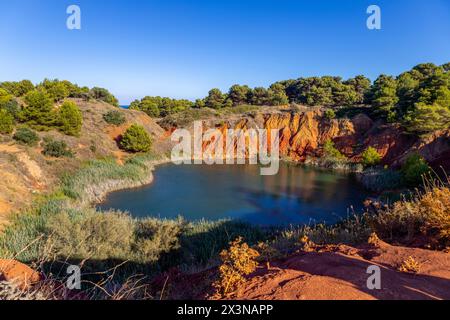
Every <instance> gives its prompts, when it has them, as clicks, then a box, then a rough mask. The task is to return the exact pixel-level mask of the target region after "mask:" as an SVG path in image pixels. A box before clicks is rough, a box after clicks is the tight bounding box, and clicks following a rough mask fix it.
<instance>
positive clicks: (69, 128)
mask: <svg viewBox="0 0 450 320" xmlns="http://www.w3.org/2000/svg"><path fill="white" fill-rule="evenodd" d="M58 124H59V129H60V130H61V132H63V133H65V134H67V135H69V136H76V137H77V136H79V135H80V132H81V126H82V125H83V115H82V114H81V111H80V109H79V108H78V106H77V105H76V104H75V103H74V102H72V101H66V102H64V103H63V105H62V106H61V108H59V110H58Z"/></svg>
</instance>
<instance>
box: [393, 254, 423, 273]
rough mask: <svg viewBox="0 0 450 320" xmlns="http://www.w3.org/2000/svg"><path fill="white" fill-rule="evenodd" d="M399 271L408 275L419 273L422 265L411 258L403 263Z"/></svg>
mask: <svg viewBox="0 0 450 320" xmlns="http://www.w3.org/2000/svg"><path fill="white" fill-rule="evenodd" d="M398 271H400V272H406V273H419V272H420V263H419V262H417V261H416V260H415V259H414V258H413V257H411V256H409V257H408V259H406V260H405V261H403V263H402V264H401V265H400V266H399V267H398Z"/></svg>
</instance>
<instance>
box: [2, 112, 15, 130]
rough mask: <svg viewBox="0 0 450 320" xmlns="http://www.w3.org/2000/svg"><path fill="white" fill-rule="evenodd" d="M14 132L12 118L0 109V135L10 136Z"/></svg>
mask: <svg viewBox="0 0 450 320" xmlns="http://www.w3.org/2000/svg"><path fill="white" fill-rule="evenodd" d="M13 130H14V117H13V116H12V114H10V113H9V112H8V111H6V110H5V109H0V133H2V134H10V133H11V132H13Z"/></svg>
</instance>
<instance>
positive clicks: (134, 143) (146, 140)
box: [119, 124, 152, 152]
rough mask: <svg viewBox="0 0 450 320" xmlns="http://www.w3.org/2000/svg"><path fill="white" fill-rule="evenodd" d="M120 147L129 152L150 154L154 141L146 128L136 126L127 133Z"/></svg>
mask: <svg viewBox="0 0 450 320" xmlns="http://www.w3.org/2000/svg"><path fill="white" fill-rule="evenodd" d="M119 145H120V147H121V148H122V149H123V150H126V151H129V152H148V151H150V148H151V147H152V140H151V138H150V136H149V135H148V133H147V131H145V129H144V127H142V126H139V125H136V124H134V125H132V126H131V127H130V128H128V129H127V131H125V133H124V134H123V136H122V139H121V140H120V142H119Z"/></svg>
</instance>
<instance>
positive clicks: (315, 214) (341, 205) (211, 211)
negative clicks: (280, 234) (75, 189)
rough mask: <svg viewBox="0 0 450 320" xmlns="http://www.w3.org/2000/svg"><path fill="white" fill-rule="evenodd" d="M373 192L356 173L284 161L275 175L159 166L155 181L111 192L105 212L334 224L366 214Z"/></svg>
mask: <svg viewBox="0 0 450 320" xmlns="http://www.w3.org/2000/svg"><path fill="white" fill-rule="evenodd" d="M368 196H370V194H369V193H368V192H366V191H364V189H363V188H362V186H361V185H359V184H358V182H357V181H356V178H355V177H354V176H352V175H347V174H341V173H336V172H330V171H324V170H319V169H314V168H308V167H303V166H297V165H292V164H288V163H281V164H280V170H279V172H278V174H277V175H275V176H261V175H260V170H259V167H258V166H252V165H212V166H208V165H180V166H177V165H173V164H165V165H161V166H158V167H157V169H156V170H155V172H154V180H153V183H152V184H150V185H147V186H144V187H141V188H135V189H129V190H122V191H117V192H113V193H110V194H109V195H108V197H107V198H106V200H105V201H104V202H103V203H102V204H100V205H99V208H100V209H119V210H123V211H128V212H130V213H131V215H132V216H134V217H140V218H142V217H161V218H169V219H170V218H177V217H178V216H183V217H184V218H185V219H186V220H189V221H195V220H200V219H206V220H219V219H235V220H241V221H245V222H249V223H252V224H256V225H264V226H276V225H288V224H312V223H316V222H318V223H321V222H325V223H334V222H337V221H339V220H340V219H341V218H345V217H347V216H348V215H350V214H352V213H353V212H361V211H362V209H363V205H362V202H363V201H364V200H365V199H366V198H367V197H368Z"/></svg>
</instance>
